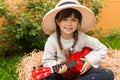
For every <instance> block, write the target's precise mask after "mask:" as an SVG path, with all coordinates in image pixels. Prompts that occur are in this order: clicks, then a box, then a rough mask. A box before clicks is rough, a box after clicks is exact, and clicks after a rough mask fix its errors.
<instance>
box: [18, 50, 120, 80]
mask: <svg viewBox="0 0 120 80" xmlns="http://www.w3.org/2000/svg"><path fill="white" fill-rule="evenodd" d="M42 55H43V51H36V50H33V51H32V53H30V54H29V55H25V56H24V57H22V59H21V62H20V63H19V64H18V67H17V70H16V71H17V73H18V80H32V76H31V70H32V69H33V67H34V66H36V67H38V66H40V65H42V63H41V57H42ZM100 68H107V69H111V70H112V71H113V72H114V75H115V79H114V80H120V78H119V76H120V50H113V49H109V51H108V54H107V56H106V57H105V59H104V60H103V62H102V64H101V65H100Z"/></svg>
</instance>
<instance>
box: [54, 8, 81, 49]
mask: <svg viewBox="0 0 120 80" xmlns="http://www.w3.org/2000/svg"><path fill="white" fill-rule="evenodd" d="M71 15H74V16H75V18H77V19H78V21H79V23H81V20H82V15H81V13H80V12H79V11H78V10H76V9H73V8H67V9H64V10H62V11H60V12H59V13H58V14H57V15H56V17H55V20H57V21H58V22H60V21H61V20H62V19H63V18H68V17H70V16H71ZM55 22H56V21H55ZM56 26H57V27H56V32H57V40H58V44H59V47H60V49H61V50H63V47H62V44H61V41H60V35H61V32H60V27H59V26H58V25H57V22H56ZM73 37H74V43H73V45H72V46H71V48H74V47H75V44H76V43H77V40H78V30H76V31H75V32H74V35H73Z"/></svg>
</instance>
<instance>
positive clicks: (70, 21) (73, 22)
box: [56, 14, 80, 35]
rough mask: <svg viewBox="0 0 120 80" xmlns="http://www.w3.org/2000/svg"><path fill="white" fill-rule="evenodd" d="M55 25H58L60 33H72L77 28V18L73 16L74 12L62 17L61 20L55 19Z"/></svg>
mask: <svg viewBox="0 0 120 80" xmlns="http://www.w3.org/2000/svg"><path fill="white" fill-rule="evenodd" d="M56 22H57V25H58V26H59V27H60V30H61V34H62V35H64V34H66V35H73V33H74V31H75V30H76V29H77V27H78V25H79V24H80V23H79V20H78V19H77V18H75V16H74V14H72V15H71V16H69V17H67V18H62V20H61V21H56Z"/></svg>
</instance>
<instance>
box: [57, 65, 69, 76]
mask: <svg viewBox="0 0 120 80" xmlns="http://www.w3.org/2000/svg"><path fill="white" fill-rule="evenodd" d="M66 71H67V66H66V65H65V64H64V65H62V67H61V68H60V69H59V71H58V73H59V74H62V73H65V72H66Z"/></svg>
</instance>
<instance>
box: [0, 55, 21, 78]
mask: <svg viewBox="0 0 120 80" xmlns="http://www.w3.org/2000/svg"><path fill="white" fill-rule="evenodd" d="M20 57H21V56H20V55H19V56H18V55H15V56H9V57H6V58H4V57H0V80H8V79H9V80H17V74H16V67H17V63H19V60H20Z"/></svg>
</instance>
